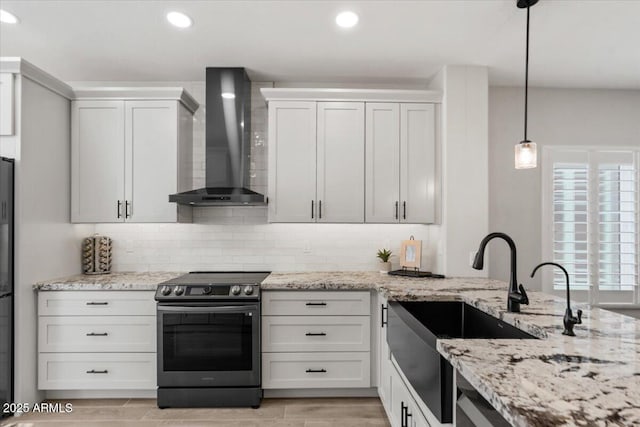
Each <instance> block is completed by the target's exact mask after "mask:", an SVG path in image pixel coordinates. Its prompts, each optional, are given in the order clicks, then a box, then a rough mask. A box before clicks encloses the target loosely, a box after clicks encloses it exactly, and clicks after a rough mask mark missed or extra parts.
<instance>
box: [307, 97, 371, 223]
mask: <svg viewBox="0 0 640 427" xmlns="http://www.w3.org/2000/svg"><path fill="white" fill-rule="evenodd" d="M317 156H318V161H317V173H318V174H317V180H318V183H317V197H318V222H344V223H347V222H357V223H361V222H364V103H363V102H319V103H318V137H317Z"/></svg>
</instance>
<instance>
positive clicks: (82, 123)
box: [71, 90, 197, 223]
mask: <svg viewBox="0 0 640 427" xmlns="http://www.w3.org/2000/svg"><path fill="white" fill-rule="evenodd" d="M180 91H181V92H182V94H186V92H183V91H182V90H180ZM94 92H95V90H91V93H92V95H93V96H94V97H95V93H94ZM186 96H188V95H186ZM96 98H97V97H96ZM122 98H125V96H122ZM185 99H186V100H187V101H191V102H187V103H186V104H185V103H183V102H181V101H180V100H178V99H175V100H172V99H163V100H155V99H149V100H124V99H117V100H115V99H114V100H105V99H99V100H98V99H82V98H80V99H76V100H75V101H73V103H72V117H71V128H72V135H71V157H72V162H71V169H72V177H71V187H72V198H71V205H72V209H71V221H72V222H89V223H95V222H177V221H179V220H188V214H187V213H186V212H185V210H188V207H184V206H179V205H177V204H175V203H169V194H173V193H177V192H179V191H184V190H188V189H190V187H191V176H192V173H191V171H192V169H191V162H186V161H184V158H185V157H187V153H191V144H192V135H193V130H192V128H193V125H192V116H193V111H195V109H196V108H197V103H195V101H193V100H192V99H191V97H190V96H188V98H185ZM187 107H189V108H187ZM185 169H188V170H185Z"/></svg>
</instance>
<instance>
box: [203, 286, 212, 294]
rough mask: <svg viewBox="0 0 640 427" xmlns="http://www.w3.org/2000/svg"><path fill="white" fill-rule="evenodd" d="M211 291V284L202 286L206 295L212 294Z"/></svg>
mask: <svg viewBox="0 0 640 427" xmlns="http://www.w3.org/2000/svg"><path fill="white" fill-rule="evenodd" d="M211 291H213V288H212V287H211V286H205V287H204V288H202V293H203V294H204V295H209V294H211Z"/></svg>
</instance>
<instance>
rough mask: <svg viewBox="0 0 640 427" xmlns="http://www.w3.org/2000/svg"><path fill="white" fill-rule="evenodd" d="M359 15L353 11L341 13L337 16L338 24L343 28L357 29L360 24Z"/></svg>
mask: <svg viewBox="0 0 640 427" xmlns="http://www.w3.org/2000/svg"><path fill="white" fill-rule="evenodd" d="M358 19H359V18H358V15H356V14H355V13H354V12H351V11H345V12H340V13H339V14H338V15H337V16H336V24H338V26H339V27H342V28H351V27H355V26H356V24H357V23H358Z"/></svg>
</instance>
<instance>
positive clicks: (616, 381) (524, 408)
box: [263, 272, 640, 427]
mask: <svg viewBox="0 0 640 427" xmlns="http://www.w3.org/2000/svg"><path fill="white" fill-rule="evenodd" d="M525 286H526V285H525ZM263 288H264V289H303V290H314V289H327V290H339V289H342V290H366V289H375V290H379V291H381V292H382V293H383V294H384V295H385V296H386V297H387V298H388V299H390V300H398V301H420V300H423V301H427V300H428V301H433V300H449V301H451V300H459V301H465V302H467V303H469V304H471V305H473V306H475V307H477V308H479V309H480V310H482V311H484V312H487V313H489V314H491V315H493V316H496V317H498V318H500V319H503V320H504V321H506V322H508V323H510V324H512V325H514V326H516V327H518V328H520V329H522V330H525V331H527V332H529V333H531V334H532V335H535V336H537V337H539V338H541V339H540V340H460V339H446V340H440V341H438V351H439V352H440V353H441V354H442V355H443V356H444V357H445V358H446V359H447V360H449V362H450V363H451V364H452V365H453V366H454V367H455V368H456V369H457V370H458V372H459V373H461V374H462V376H464V377H465V378H466V379H467V381H469V382H470V383H471V384H472V385H473V386H474V387H475V388H476V389H477V390H478V391H479V392H480V393H481V394H482V395H483V396H484V397H485V398H486V399H487V400H488V401H489V402H491V404H492V405H493V406H494V407H495V408H496V409H497V410H498V411H499V412H500V413H501V414H502V415H503V416H504V417H505V418H506V419H507V421H509V422H510V423H512V424H513V425H516V426H545V427H546V426H558V425H567V426H572V425H575V426H605V425H617V426H633V425H640V320H636V319H633V318H631V317H627V316H623V315H620V314H617V313H613V312H610V311H606V310H601V309H597V308H593V309H591V308H589V307H588V306H585V305H574V310H575V309H576V308H582V309H583V310H584V315H583V318H582V319H583V324H582V325H576V327H575V332H576V335H577V336H576V337H566V336H564V335H562V334H561V332H562V317H563V315H564V309H565V304H566V303H565V302H564V301H563V300H561V299H558V298H555V297H553V296H550V295H546V294H543V293H540V292H529V299H530V305H528V306H524V305H523V306H522V307H521V308H522V313H519V314H514V313H508V312H507V311H506V297H507V284H506V283H503V282H500V281H495V280H486V279H468V278H448V279H431V280H425V279H411V278H401V277H395V276H388V275H381V274H379V273H368V272H367V273H363V272H340V273H332V272H327V273H325V272H319V273H273V274H271V275H270V276H269V277H268V278H267V279H266V280H265V282H264V283H263Z"/></svg>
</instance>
